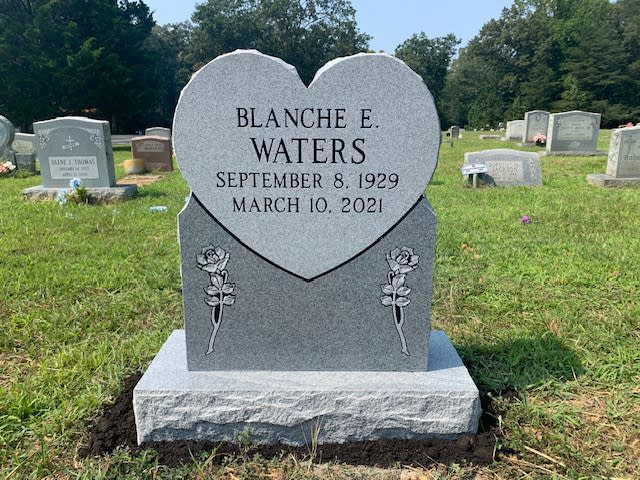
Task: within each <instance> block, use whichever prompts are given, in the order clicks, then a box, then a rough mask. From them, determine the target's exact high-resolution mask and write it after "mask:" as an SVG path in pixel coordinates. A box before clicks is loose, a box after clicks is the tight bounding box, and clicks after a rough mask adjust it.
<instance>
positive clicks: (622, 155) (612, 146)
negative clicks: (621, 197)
mask: <svg viewBox="0 0 640 480" xmlns="http://www.w3.org/2000/svg"><path fill="white" fill-rule="evenodd" d="M587 181H588V182H589V183H591V184H593V185H597V186H601V187H615V186H624V185H637V184H640V127H630V128H620V129H614V130H612V132H611V141H610V143H609V158H608V160H607V172H606V174H605V175H602V174H591V175H588V176H587Z"/></svg>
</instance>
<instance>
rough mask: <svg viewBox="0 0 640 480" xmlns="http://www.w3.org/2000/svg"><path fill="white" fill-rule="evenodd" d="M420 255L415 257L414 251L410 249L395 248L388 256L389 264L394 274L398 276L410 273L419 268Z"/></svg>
mask: <svg viewBox="0 0 640 480" xmlns="http://www.w3.org/2000/svg"><path fill="white" fill-rule="evenodd" d="M419 260H420V256H419V255H414V253H413V249H412V248H408V247H402V248H394V249H393V250H392V251H391V253H388V254H387V263H388V264H389V268H390V269H391V271H392V272H394V273H396V274H398V273H400V274H402V273H409V272H411V271H413V270H415V269H416V268H417V267H418V261H419Z"/></svg>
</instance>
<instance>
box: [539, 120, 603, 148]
mask: <svg viewBox="0 0 640 480" xmlns="http://www.w3.org/2000/svg"><path fill="white" fill-rule="evenodd" d="M599 133H600V114H599V113H590V112H581V111H578V110H575V111H572V112H562V113H552V114H551V115H550V116H549V128H548V130H547V148H546V152H547V154H563V153H565V154H586V155H589V154H591V155H593V154H596V153H597V145H598V134H599Z"/></svg>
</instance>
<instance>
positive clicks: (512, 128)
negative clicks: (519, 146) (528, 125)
mask: <svg viewBox="0 0 640 480" xmlns="http://www.w3.org/2000/svg"><path fill="white" fill-rule="evenodd" d="M523 135H524V120H511V121H509V122H507V131H506V133H505V139H506V140H519V141H522V137H523Z"/></svg>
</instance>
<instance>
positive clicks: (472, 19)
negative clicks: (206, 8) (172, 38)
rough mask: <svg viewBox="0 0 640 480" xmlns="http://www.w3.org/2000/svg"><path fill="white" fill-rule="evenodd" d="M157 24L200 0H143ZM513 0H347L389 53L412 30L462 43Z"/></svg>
mask: <svg viewBox="0 0 640 480" xmlns="http://www.w3.org/2000/svg"><path fill="white" fill-rule="evenodd" d="M145 3H146V4H147V5H148V6H149V8H150V9H151V10H152V11H153V12H154V18H155V19H156V22H157V23H159V24H160V25H163V24H165V23H175V22H182V21H185V20H189V19H190V18H191V14H192V13H193V10H194V8H195V5H196V3H204V2H203V1H200V0H180V1H176V0H145ZM512 3H513V0H449V1H446V0H444V1H443V0H351V4H352V5H353V7H354V8H355V9H356V20H357V21H358V27H359V28H360V31H362V32H365V33H368V34H369V35H371V36H372V37H373V39H372V40H371V41H370V42H369V46H370V48H371V49H372V50H376V51H377V50H384V51H386V52H389V53H393V51H394V50H395V48H396V47H397V46H398V45H399V44H401V43H402V42H403V41H405V40H406V39H407V38H409V37H410V36H411V35H413V34H414V33H420V32H425V33H426V34H427V36H428V37H429V38H434V37H442V36H444V35H447V34H448V33H453V34H454V35H456V36H457V37H458V38H461V39H462V45H464V44H466V42H468V41H469V40H470V39H471V38H473V37H474V36H475V35H476V34H477V33H478V32H479V31H480V27H482V25H484V24H485V23H486V22H487V21H488V20H490V19H491V18H498V17H499V16H500V14H501V13H502V9H503V8H504V7H509V6H511V5H512Z"/></svg>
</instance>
